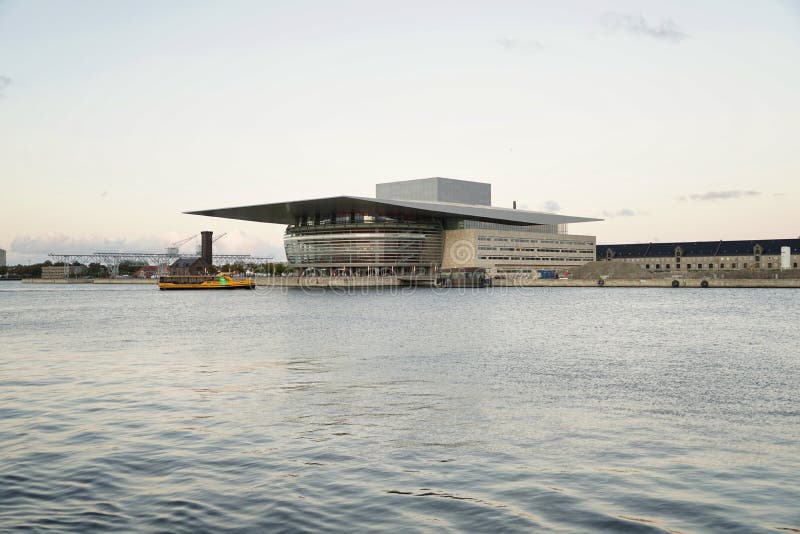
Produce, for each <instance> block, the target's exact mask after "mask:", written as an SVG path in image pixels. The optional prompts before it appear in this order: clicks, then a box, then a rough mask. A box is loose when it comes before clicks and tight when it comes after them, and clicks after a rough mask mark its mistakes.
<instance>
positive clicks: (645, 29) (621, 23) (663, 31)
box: [602, 13, 689, 43]
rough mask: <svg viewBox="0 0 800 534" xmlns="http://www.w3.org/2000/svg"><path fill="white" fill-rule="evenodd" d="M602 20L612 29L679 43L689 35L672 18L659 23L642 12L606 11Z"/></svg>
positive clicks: (607, 27)
mask: <svg viewBox="0 0 800 534" xmlns="http://www.w3.org/2000/svg"><path fill="white" fill-rule="evenodd" d="M602 22H603V26H605V27H606V29H608V30H611V31H624V32H628V33H632V34H635V35H643V36H645V37H651V38H653V39H658V40H661V41H671V42H673V43H678V42H680V41H683V40H684V39H686V38H687V37H689V35H688V34H686V33H685V32H684V31H683V30H681V29H680V28H678V26H677V25H676V24H675V23H674V22H673V21H671V20H670V19H661V21H660V22H659V23H658V24H654V23H650V22H648V21H647V19H645V18H644V15H641V14H638V15H634V14H626V13H606V14H605V15H604V16H603V20H602Z"/></svg>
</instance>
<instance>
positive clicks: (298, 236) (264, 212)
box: [188, 178, 598, 275]
mask: <svg viewBox="0 0 800 534" xmlns="http://www.w3.org/2000/svg"><path fill="white" fill-rule="evenodd" d="M188 213H191V214H194V215H205V216H210V217H224V218H229V219H240V220H247V221H258V222H265V223H275V224H285V225H286V232H285V234H284V245H285V248H286V258H287V260H288V262H289V266H290V267H292V268H295V269H296V270H297V271H298V272H300V273H304V274H312V273H313V274H320V275H368V274H369V275H386V274H396V275H401V274H428V273H432V272H435V271H436V270H438V269H442V268H472V267H481V268H486V269H487V270H488V271H489V272H494V273H515V272H519V273H525V272H531V271H532V270H534V269H537V268H563V267H569V266H574V265H580V264H582V263H585V262H588V261H592V260H593V259H594V257H595V247H594V244H595V238H594V237H593V236H579V235H570V234H568V233H567V224H569V223H578V222H586V221H595V220H598V219H589V218H585V217H571V216H565V215H558V214H554V213H542V212H535V211H527V210H517V209H508V208H497V207H492V206H491V184H488V183H480V182H471V181H465V180H453V179H449V178H426V179H421V180H405V181H400V182H389V183H383V184H377V186H376V196H375V198H366V197H353V196H341V197H331V198H321V199H313V200H298V201H292V202H280V203H274V204H259V205H253V206H241V207H234V208H219V209H210V210H202V211H192V212H188Z"/></svg>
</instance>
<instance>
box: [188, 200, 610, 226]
mask: <svg viewBox="0 0 800 534" xmlns="http://www.w3.org/2000/svg"><path fill="white" fill-rule="evenodd" d="M352 211H354V212H360V213H370V214H373V215H378V216H385V217H397V216H401V215H405V216H413V215H423V216H428V217H441V218H453V219H471V220H476V221H483V222H492V223H499V224H520V225H531V224H569V223H579V222H593V221H601V220H602V219H592V218H588V217H571V216H568V215H558V214H555V213H543V212H538V211H527V210H515V209H509V208H493V207H490V206H475V205H471V204H453V203H450V202H421V201H416V200H390V199H383V198H381V199H376V198H366V197H350V196H342V197H329V198H317V199H309V200H295V201H291V202H276V203H274V204H256V205H252V206H238V207H233V208H216V209H209V210H200V211H187V212H184V213H187V214H190V215H204V216H206V217H221V218H225V219H238V220H242V221H255V222H263V223H274V224H287V225H288V224H295V223H296V222H297V219H298V218H299V217H304V216H305V217H312V218H313V217H314V216H315V214H320V215H323V216H325V215H326V214H329V213H333V212H336V213H349V212H352Z"/></svg>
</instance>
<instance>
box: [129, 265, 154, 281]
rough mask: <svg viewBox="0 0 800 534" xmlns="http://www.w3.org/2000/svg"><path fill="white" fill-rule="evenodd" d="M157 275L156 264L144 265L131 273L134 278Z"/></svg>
mask: <svg viewBox="0 0 800 534" xmlns="http://www.w3.org/2000/svg"><path fill="white" fill-rule="evenodd" d="M154 276H158V265H145V266H144V267H142V268H140V269H139V270H138V271H136V272H135V273H133V277H134V278H153V277H154Z"/></svg>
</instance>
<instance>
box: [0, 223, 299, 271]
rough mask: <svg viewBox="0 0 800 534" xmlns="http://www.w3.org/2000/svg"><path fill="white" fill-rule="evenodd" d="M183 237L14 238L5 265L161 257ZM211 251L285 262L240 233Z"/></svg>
mask: <svg viewBox="0 0 800 534" xmlns="http://www.w3.org/2000/svg"><path fill="white" fill-rule="evenodd" d="M185 237H186V235H182V234H178V233H175V232H170V233H165V234H162V235H158V236H146V237H141V238H137V239H127V238H124V237H123V238H116V237H104V236H96V235H89V236H80V237H72V236H68V235H65V234H62V233H60V232H46V233H43V234H37V235H23V236H18V237H16V238H15V239H14V240H13V241H12V242H11V246H10V247H9V251H8V252H9V256H10V258H13V259H9V262H8V263H10V264H11V263H24V262H27V261H31V262H39V261H44V260H45V259H47V255H48V254H51V253H52V254H92V253H95V252H140V253H142V252H144V253H161V252H164V249H165V248H166V247H167V246H168V245H169V244H170V243H174V242H176V241H179V240H180V239H181V238H185ZM198 242H199V239H196V240H193V241H190V242H188V243H186V244H185V245H183V246H181V252H183V253H185V254H191V253H193V252H194V251H195V247H196V245H197V243H198ZM214 251H215V252H218V253H220V254H250V255H252V256H256V257H269V256H271V257H273V258H275V259H276V260H283V259H284V258H285V256H284V251H283V246H282V245H280V244H274V243H270V242H268V241H266V240H264V239H261V238H259V237H256V236H253V235H249V234H247V233H245V232H242V231H240V230H234V231H231V232H229V233H228V234H227V235H226V236H224V237H222V238H221V239H220V240H219V241H217V242H216V243H214Z"/></svg>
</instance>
